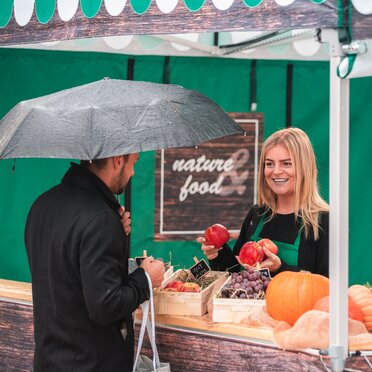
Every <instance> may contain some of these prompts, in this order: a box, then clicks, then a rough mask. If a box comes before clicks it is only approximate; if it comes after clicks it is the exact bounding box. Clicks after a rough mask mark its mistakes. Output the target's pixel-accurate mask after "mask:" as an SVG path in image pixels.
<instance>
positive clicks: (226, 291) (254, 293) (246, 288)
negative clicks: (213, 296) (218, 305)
mask: <svg viewBox="0 0 372 372" xmlns="http://www.w3.org/2000/svg"><path fill="white" fill-rule="evenodd" d="M270 280H271V279H270V278H268V277H267V276H265V275H263V274H262V273H261V272H260V271H254V270H253V269H250V268H249V269H248V270H246V271H242V272H240V273H233V274H232V275H231V277H230V281H229V283H228V284H226V285H225V286H224V287H223V288H222V289H221V292H220V295H221V297H222V298H239V299H246V298H248V299H264V298H265V291H266V288H267V287H268V285H269V283H270Z"/></svg>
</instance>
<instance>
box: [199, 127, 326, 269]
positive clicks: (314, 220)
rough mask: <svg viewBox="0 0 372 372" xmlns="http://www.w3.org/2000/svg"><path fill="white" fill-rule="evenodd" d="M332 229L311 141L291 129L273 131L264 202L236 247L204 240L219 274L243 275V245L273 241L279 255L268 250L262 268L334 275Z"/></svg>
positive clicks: (261, 184)
mask: <svg viewBox="0 0 372 372" xmlns="http://www.w3.org/2000/svg"><path fill="white" fill-rule="evenodd" d="M328 226H329V207H328V204H327V203H326V202H325V201H324V200H323V199H322V198H321V196H320V194H319V191H318V184H317V168H316V161H315V155H314V150H313V148H312V145H311V143H310V140H309V137H308V136H307V135H306V133H305V132H304V131H303V130H301V129H299V128H287V129H282V130H279V131H277V132H275V133H273V134H272V135H271V136H270V137H269V138H267V140H266V141H265V143H264V145H263V147H262V151H261V157H260V164H259V175H258V203H257V205H254V206H253V207H252V208H251V209H250V210H249V212H248V215H247V217H246V218H245V220H244V222H243V225H242V228H241V231H240V235H239V237H238V239H237V241H236V244H235V246H234V249H233V250H231V249H230V248H229V247H228V245H224V246H223V247H222V248H220V249H216V248H215V247H214V246H211V245H207V244H206V243H205V239H204V238H199V239H198V241H199V242H200V243H202V250H203V252H204V254H205V255H206V257H207V258H208V259H209V261H210V266H211V268H212V269H214V270H226V269H229V270H230V271H240V265H239V263H238V256H239V252H240V249H241V247H242V246H243V244H244V243H246V242H248V241H258V240H260V239H263V238H268V239H270V240H272V241H273V242H274V243H275V244H276V245H277V246H278V253H277V255H276V254H273V253H271V251H269V250H268V249H266V248H264V253H265V255H266V257H267V258H266V259H265V260H264V261H263V262H262V265H261V266H262V267H267V268H268V269H269V270H270V272H271V273H273V274H276V273H278V272H281V271H287V270H290V271H299V270H307V271H310V272H312V273H316V274H322V275H325V276H328V257H329V254H328Z"/></svg>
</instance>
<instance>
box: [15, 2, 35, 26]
mask: <svg viewBox="0 0 372 372" xmlns="http://www.w3.org/2000/svg"><path fill="white" fill-rule="evenodd" d="M34 3H35V0H14V18H15V20H16V22H17V23H18V24H19V25H20V26H26V25H27V23H28V22H30V19H31V17H32V13H33V11H34Z"/></svg>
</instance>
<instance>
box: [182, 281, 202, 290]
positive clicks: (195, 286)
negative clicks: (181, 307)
mask: <svg viewBox="0 0 372 372" xmlns="http://www.w3.org/2000/svg"><path fill="white" fill-rule="evenodd" d="M200 291H201V288H200V286H199V284H196V283H191V282H186V283H183V286H182V288H181V292H196V293H198V292H200Z"/></svg>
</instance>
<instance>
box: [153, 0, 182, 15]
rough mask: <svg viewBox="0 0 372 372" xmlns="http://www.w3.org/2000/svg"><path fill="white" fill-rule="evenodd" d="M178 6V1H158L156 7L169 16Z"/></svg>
mask: <svg viewBox="0 0 372 372" xmlns="http://www.w3.org/2000/svg"><path fill="white" fill-rule="evenodd" d="M177 4H178V0H156V5H157V6H158V8H159V10H160V11H161V12H162V13H164V14H168V13H170V12H172V11H173V10H174V9H175V7H176V6H177Z"/></svg>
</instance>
